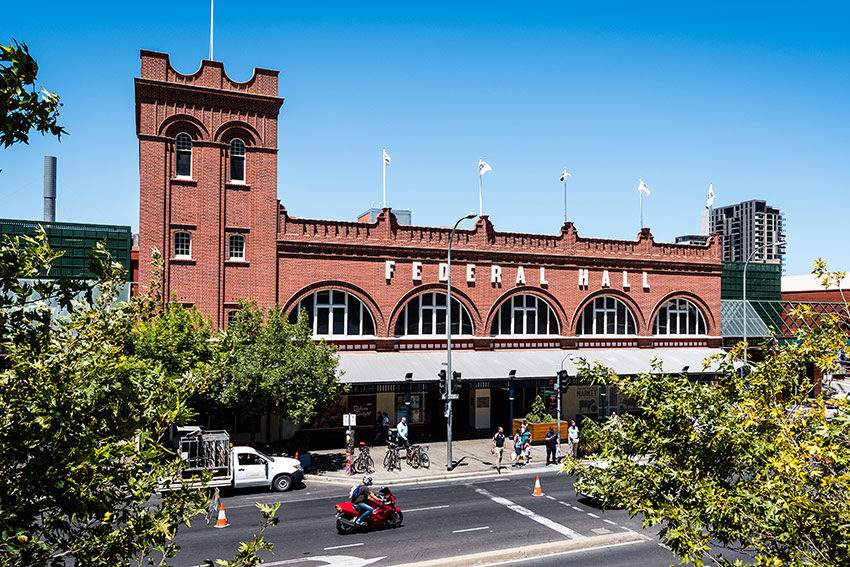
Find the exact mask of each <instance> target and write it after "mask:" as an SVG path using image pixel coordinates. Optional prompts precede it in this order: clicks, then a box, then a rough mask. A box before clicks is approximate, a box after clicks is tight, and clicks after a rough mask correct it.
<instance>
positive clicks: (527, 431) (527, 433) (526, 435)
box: [520, 419, 531, 444]
mask: <svg viewBox="0 0 850 567" xmlns="http://www.w3.org/2000/svg"><path fill="white" fill-rule="evenodd" d="M520 429H521V434H522V442H523V444H525V442H526V441H528V440H529V439H530V438H531V428H529V427H528V422H527V421H526V420H524V419H523V420H522V426H521V427H520Z"/></svg>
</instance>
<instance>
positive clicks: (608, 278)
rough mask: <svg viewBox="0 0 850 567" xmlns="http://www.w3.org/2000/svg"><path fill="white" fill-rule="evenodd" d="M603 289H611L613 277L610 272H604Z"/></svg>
mask: <svg viewBox="0 0 850 567" xmlns="http://www.w3.org/2000/svg"><path fill="white" fill-rule="evenodd" d="M602 287H611V276H610V275H609V274H608V270H603V271H602Z"/></svg>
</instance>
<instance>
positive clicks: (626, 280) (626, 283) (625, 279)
mask: <svg viewBox="0 0 850 567" xmlns="http://www.w3.org/2000/svg"><path fill="white" fill-rule="evenodd" d="M631 287H632V286H631V284H629V272H627V271H626V270H623V289H629V288H631Z"/></svg>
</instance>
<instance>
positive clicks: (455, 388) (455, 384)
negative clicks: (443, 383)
mask: <svg viewBox="0 0 850 567" xmlns="http://www.w3.org/2000/svg"><path fill="white" fill-rule="evenodd" d="M460 389H461V383H460V372H458V371H457V370H455V371H453V372H452V394H457V393H458V392H460Z"/></svg>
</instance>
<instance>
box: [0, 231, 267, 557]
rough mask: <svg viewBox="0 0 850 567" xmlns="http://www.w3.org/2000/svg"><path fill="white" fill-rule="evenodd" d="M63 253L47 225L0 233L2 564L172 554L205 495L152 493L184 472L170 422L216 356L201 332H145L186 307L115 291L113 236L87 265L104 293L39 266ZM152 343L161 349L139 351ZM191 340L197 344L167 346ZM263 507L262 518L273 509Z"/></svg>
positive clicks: (256, 545)
mask: <svg viewBox="0 0 850 567" xmlns="http://www.w3.org/2000/svg"><path fill="white" fill-rule="evenodd" d="M60 255H61V253H55V252H53V251H52V250H51V249H50V248H49V246H48V245H47V244H46V236H45V234H44V232H43V231H42V232H41V233H40V234H39V235H38V237H37V238H35V239H32V238H27V237H22V238H15V239H9V238H6V239H4V241H3V242H2V243H0V307H2V309H0V349H2V351H0V352H2V355H3V356H2V367H0V423H2V427H0V471H2V474H0V518H2V522H0V565H2V566H4V567H6V566H9V567H11V566H20V565H27V566H47V565H50V566H51V567H52V566H59V565H70V564H74V565H78V566H107V565H108V566H113V565H131V564H133V565H135V564H142V563H150V564H157V563H165V562H166V561H167V560H168V558H169V557H171V556H173V554H174V553H175V552H176V550H177V548H176V546H175V544H174V536H175V535H176V532H177V529H178V527H179V526H180V525H184V524H188V523H189V521H190V518H191V516H192V515H193V514H195V513H196V512H197V511H198V510H199V509H200V508H201V507H203V505H204V504H205V501H206V495H205V493H204V491H203V490H188V489H187V490H181V491H178V492H172V493H168V494H164V495H162V497H161V498H158V499H155V500H152V497H153V496H154V494H155V491H156V489H157V488H158V486H160V483H161V482H162V481H163V480H167V479H169V478H179V475H180V471H181V461H180V460H179V458H177V457H176V455H175V454H174V452H173V451H170V450H169V448H168V447H167V446H166V443H165V439H164V432H165V431H166V430H167V428H168V426H169V425H171V424H174V423H182V422H185V421H186V420H187V419H189V418H191V417H192V415H193V412H192V409H191V408H190V407H189V405H188V399H189V398H190V396H191V395H192V394H193V393H196V392H198V391H199V390H200V389H201V388H202V387H203V385H204V384H205V383H207V382H208V380H209V374H210V372H211V370H212V369H213V367H212V366H211V365H209V364H207V363H205V362H204V361H203V358H204V357H205V356H206V355H205V354H204V353H203V348H204V345H202V344H200V343H199V342H198V341H197V340H196V339H193V340H184V337H182V336H177V338H174V339H172V340H157V341H154V340H153V339H152V337H150V336H148V335H149V334H159V333H160V330H161V329H163V328H171V327H175V326H178V325H176V324H168V323H167V322H165V321H164V320H165V319H169V320H171V321H172V323H173V322H174V321H175V320H177V321H184V322H185V321H190V320H191V317H190V318H189V319H187V318H186V317H185V316H184V315H182V314H180V313H179V311H178V310H177V309H172V308H168V307H167V308H164V309H162V308H160V307H159V306H161V302H160V301H159V300H158V298H157V297H153V296H145V297H142V298H137V299H133V300H131V301H130V302H127V303H115V298H116V296H117V292H118V290H119V288H120V286H122V285H126V282H125V279H126V278H125V277H124V270H123V268H122V267H121V265H120V264H119V263H117V262H113V261H112V260H111V258H110V257H109V255H108V251H107V249H106V247H105V246H103V245H99V246H98V258H97V259H96V260H95V261H94V262H93V264H92V270H93V271H94V272H95V273H96V274H98V275H99V277H100V280H99V281H98V282H97V289H96V291H97V292H98V293H93V288H92V286H91V285H84V284H81V283H79V282H78V283H76V284H74V283H73V282H69V281H67V280H61V279H59V280H52V279H47V278H45V277H44V276H45V275H49V270H50V264H51V262H52V261H53V260H55V258H57V257H58V256H60ZM55 306H62V307H63V308H64V310H65V314H60V312H59V311H57V310H56V309H54V307H55ZM195 332H196V333H197V334H199V335H201V336H203V335H204V334H205V333H206V332H207V330H206V329H205V328H204V327H203V326H200V327H198V326H196V327H195ZM134 340H138V342H139V345H140V347H141V348H139V349H137V348H136V346H137V345H136V343H135V342H134ZM154 342H155V343H156V346H157V348H158V349H161V351H166V352H159V353H157V356H152V354H154V353H152V352H147V353H145V349H146V348H147V347H146V346H145V345H146V344H153V343H154ZM186 345H195V346H191V347H190V348H194V349H195V350H198V351H200V352H196V353H195V354H194V355H191V356H187V355H186V353H185V352H181V353H175V352H167V351H170V350H174V349H177V348H181V349H185V348H186ZM261 512H262V514H263V517H264V519H263V529H264V528H265V526H266V525H271V524H273V523H274V522H275V521H276V520H275V518H274V510H273V509H266V510H262V511H261ZM268 546H269V544H268V543H267V542H265V541H264V540H263V539H262V537H261V536H258V537H256V538H254V540H253V541H252V542H250V543H248V544H245V545H243V546H242V547H241V548H240V550H239V551H238V552H237V555H236V557H235V559H234V561H235V562H238V564H239V565H255V564H256V563H258V562H259V558H258V556H257V551H258V550H259V549H267V548H268ZM234 564H236V563H234Z"/></svg>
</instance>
